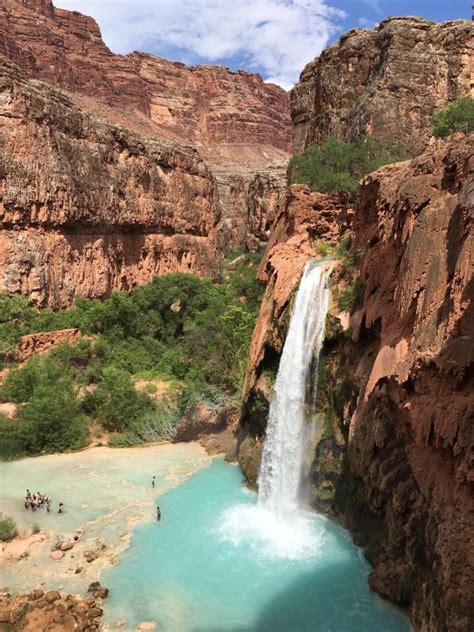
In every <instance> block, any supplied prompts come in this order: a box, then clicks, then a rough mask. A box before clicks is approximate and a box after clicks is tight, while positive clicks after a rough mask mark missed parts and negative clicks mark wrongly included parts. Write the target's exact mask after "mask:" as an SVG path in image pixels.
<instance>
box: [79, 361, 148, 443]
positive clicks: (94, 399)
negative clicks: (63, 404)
mask: <svg viewBox="0 0 474 632" xmlns="http://www.w3.org/2000/svg"><path fill="white" fill-rule="evenodd" d="M83 408H84V409H85V412H87V413H88V414H91V415H93V416H94V418H95V419H97V420H98V421H99V422H100V423H101V424H102V426H103V427H104V428H105V429H106V430H110V431H113V432H122V431H123V430H125V429H126V428H127V427H128V426H129V425H131V424H132V423H133V422H135V421H136V420H137V419H138V418H139V417H140V416H141V415H142V414H143V413H144V412H145V411H147V410H150V409H151V408H152V402H151V400H150V398H149V397H148V395H147V394H146V393H142V392H140V391H137V390H136V388H135V386H134V384H133V382H132V378H131V376H130V373H127V371H124V370H123V369H120V368H117V367H114V366H109V367H106V368H105V369H104V370H103V373H102V380H101V381H100V383H99V384H98V386H97V389H96V390H95V392H94V393H93V394H91V395H89V396H88V397H87V398H85V400H84V403H83Z"/></svg>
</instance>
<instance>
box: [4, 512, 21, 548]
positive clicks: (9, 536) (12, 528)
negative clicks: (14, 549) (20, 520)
mask: <svg viewBox="0 0 474 632" xmlns="http://www.w3.org/2000/svg"><path fill="white" fill-rule="evenodd" d="M17 535H18V531H17V528H16V524H15V521H14V520H13V518H11V517H10V516H5V515H4V514H0V540H1V541H2V542H10V540H13V538H16V536H17Z"/></svg>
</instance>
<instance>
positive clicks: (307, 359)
mask: <svg viewBox="0 0 474 632" xmlns="http://www.w3.org/2000/svg"><path fill="white" fill-rule="evenodd" d="M328 279H329V271H328V269H327V268H326V267H325V266H322V265H317V264H316V263H315V262H309V263H308V264H307V265H306V268H305V271H304V274H303V277H302V279H301V282H300V285H299V288H298V292H297V294H296V299H295V302H294V306H293V311H292V314H291V319H290V326H289V329H288V334H287V337H286V341H285V345H284V347H283V352H282V356H281V360H280V367H279V369H278V375H277V378H276V382H275V393H274V398H273V401H272V403H271V405H270V413H269V417H268V424H267V433H266V438H265V444H264V448H263V454H262V465H261V468H260V475H259V496H258V504H259V505H260V506H262V507H264V508H265V509H267V510H268V511H270V512H271V513H272V514H273V515H275V516H277V517H278V518H284V517H285V516H289V515H290V513H291V512H294V511H295V510H296V509H297V508H298V492H299V487H300V482H301V475H302V468H303V461H304V448H305V443H306V441H305V440H307V436H308V433H307V423H308V420H307V417H306V404H307V393H308V390H309V389H308V386H309V380H310V378H311V375H310V373H311V370H312V369H314V364H313V362H312V360H313V358H318V357H319V353H320V351H321V346H322V343H323V339H324V324H325V320H326V314H327V309H328V302H329V283H328Z"/></svg>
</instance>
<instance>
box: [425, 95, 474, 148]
mask: <svg viewBox="0 0 474 632" xmlns="http://www.w3.org/2000/svg"><path fill="white" fill-rule="evenodd" d="M455 132H466V133H468V132H474V99H471V98H470V97H462V98H461V99H457V100H456V101H453V102H452V103H450V104H449V105H448V106H446V107H445V108H443V109H442V110H439V111H438V112H436V113H435V114H434V116H433V136H436V137H437V138H446V137H447V136H450V135H451V134H454V133H455Z"/></svg>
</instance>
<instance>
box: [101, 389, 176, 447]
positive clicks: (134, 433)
mask: <svg viewBox="0 0 474 632" xmlns="http://www.w3.org/2000/svg"><path fill="white" fill-rule="evenodd" d="M177 421H178V414H177V407H176V405H175V404H173V403H172V402H170V401H167V400H164V401H162V402H159V404H158V405H156V406H155V408H154V409H153V410H149V411H148V412H146V413H145V414H144V415H142V416H141V417H140V418H138V419H135V420H134V421H133V422H132V423H130V424H129V426H128V427H127V429H126V431H125V432H122V433H119V434H117V435H114V436H112V437H110V440H109V445H111V446H115V447H124V446H133V445H141V444H144V443H156V442H158V441H170V440H171V439H173V438H174V436H175V430H176V424H177Z"/></svg>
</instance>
